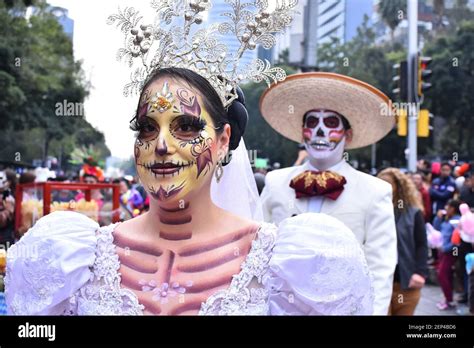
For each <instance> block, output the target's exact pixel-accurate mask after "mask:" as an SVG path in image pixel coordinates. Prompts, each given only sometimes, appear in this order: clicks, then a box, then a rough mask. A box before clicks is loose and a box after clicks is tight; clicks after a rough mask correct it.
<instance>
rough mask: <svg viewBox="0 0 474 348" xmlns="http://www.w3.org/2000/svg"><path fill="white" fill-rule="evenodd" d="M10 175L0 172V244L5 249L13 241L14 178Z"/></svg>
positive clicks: (6, 172) (9, 173) (7, 172)
mask: <svg viewBox="0 0 474 348" xmlns="http://www.w3.org/2000/svg"><path fill="white" fill-rule="evenodd" d="M11 173H12V172H11V171H1V172H0V244H1V245H3V246H4V247H5V248H7V247H8V245H10V244H13V243H14V241H15V234H14V230H15V228H14V224H15V199H14V196H13V193H12V192H14V191H13V189H14V188H15V185H16V176H14V177H12V175H11ZM13 174H14V172H13Z"/></svg>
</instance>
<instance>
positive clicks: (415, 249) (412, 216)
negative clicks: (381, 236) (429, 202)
mask: <svg viewBox="0 0 474 348" xmlns="http://www.w3.org/2000/svg"><path fill="white" fill-rule="evenodd" d="M378 178H379V179H382V180H385V181H386V182H388V183H389V184H391V185H392V189H393V207H394V212H395V224H396V230H397V250H398V264H397V266H396V268H395V275H394V280H393V293H392V300H391V303H390V308H389V314H390V315H413V314H414V312H415V309H416V306H417V305H418V302H419V301H420V297H421V288H422V287H423V286H424V284H425V279H426V278H427V277H428V264H427V262H428V242H427V240H426V231H425V221H424V219H423V205H422V203H421V199H420V196H419V194H418V191H417V189H416V187H415V185H414V183H413V182H412V181H411V180H410V178H409V177H408V176H407V175H405V174H403V173H402V172H401V171H400V170H398V169H396V168H387V169H384V170H383V171H381V172H380V173H379V175H378ZM400 299H403V301H400Z"/></svg>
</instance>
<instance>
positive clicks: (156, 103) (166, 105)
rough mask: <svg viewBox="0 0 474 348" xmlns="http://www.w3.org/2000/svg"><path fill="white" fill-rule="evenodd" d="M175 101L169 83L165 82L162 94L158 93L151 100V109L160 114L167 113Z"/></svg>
mask: <svg viewBox="0 0 474 348" xmlns="http://www.w3.org/2000/svg"><path fill="white" fill-rule="evenodd" d="M173 101H174V99H173V93H171V92H170V89H169V85H168V82H165V83H164V84H163V88H162V89H161V92H156V94H155V95H154V96H153V97H152V98H151V107H152V108H153V109H155V110H158V111H159V112H165V111H166V110H169V109H171V106H172V103H173Z"/></svg>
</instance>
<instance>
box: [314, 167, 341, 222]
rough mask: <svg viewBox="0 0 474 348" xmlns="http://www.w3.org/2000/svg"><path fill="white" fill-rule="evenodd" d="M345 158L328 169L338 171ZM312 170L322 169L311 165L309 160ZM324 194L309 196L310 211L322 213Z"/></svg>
mask: <svg viewBox="0 0 474 348" xmlns="http://www.w3.org/2000/svg"><path fill="white" fill-rule="evenodd" d="M343 162H344V160H343V159H342V160H340V161H339V162H338V163H336V164H335V165H333V166H332V167H330V168H329V169H328V170H330V171H332V172H336V173H338V170H339V169H340V168H341V165H342V163H343ZM308 164H309V168H310V170H315V171H320V170H319V169H318V168H316V167H314V166H313V165H311V163H310V162H308ZM324 199H325V198H324V196H313V197H310V198H309V202H308V211H309V212H311V213H320V212H321V207H322V206H323V202H324Z"/></svg>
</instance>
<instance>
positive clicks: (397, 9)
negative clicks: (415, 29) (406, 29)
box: [378, 0, 407, 34]
mask: <svg viewBox="0 0 474 348" xmlns="http://www.w3.org/2000/svg"><path fill="white" fill-rule="evenodd" d="M378 10H379V13H380V16H381V17H382V19H383V21H384V22H385V23H386V24H387V26H388V27H389V28H390V30H391V32H392V34H393V32H394V30H395V29H396V28H397V26H398V24H399V23H400V21H401V20H402V19H403V18H404V17H405V15H404V14H405V13H406V11H407V1H406V0H381V1H380V3H379V9H378Z"/></svg>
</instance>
